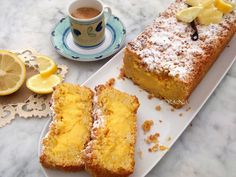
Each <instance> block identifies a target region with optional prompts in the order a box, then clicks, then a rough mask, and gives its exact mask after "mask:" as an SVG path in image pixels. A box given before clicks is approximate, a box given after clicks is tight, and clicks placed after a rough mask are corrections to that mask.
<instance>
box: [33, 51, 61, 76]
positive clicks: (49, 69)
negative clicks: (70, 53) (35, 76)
mask: <svg viewBox="0 0 236 177" xmlns="http://www.w3.org/2000/svg"><path fill="white" fill-rule="evenodd" d="M36 57H37V59H36V60H37V63H38V66H39V72H40V75H41V76H42V77H49V76H50V75H52V74H54V73H55V72H56V71H57V65H56V63H55V62H54V61H53V60H52V59H51V58H49V57H47V56H44V55H38V56H36Z"/></svg>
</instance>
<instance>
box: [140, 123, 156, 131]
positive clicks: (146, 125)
mask: <svg viewBox="0 0 236 177" xmlns="http://www.w3.org/2000/svg"><path fill="white" fill-rule="evenodd" d="M153 124H154V123H153V120H146V121H145V122H144V123H143V125H142V128H143V131H144V133H147V132H149V131H150V130H151V127H152V126H153Z"/></svg>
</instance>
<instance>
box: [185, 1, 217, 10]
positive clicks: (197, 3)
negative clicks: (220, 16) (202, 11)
mask: <svg viewBox="0 0 236 177" xmlns="http://www.w3.org/2000/svg"><path fill="white" fill-rule="evenodd" d="M214 2H215V0H186V3H187V4H188V5H190V6H202V7H204V8H205V7H208V6H210V5H212V4H214Z"/></svg>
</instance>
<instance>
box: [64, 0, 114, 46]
mask: <svg viewBox="0 0 236 177" xmlns="http://www.w3.org/2000/svg"><path fill="white" fill-rule="evenodd" d="M78 8H94V9H96V10H98V11H99V12H100V13H99V14H98V15H97V16H95V17H92V18H88V19H85V18H83V19H82V18H81V19H80V18H76V17H74V16H72V13H73V12H75V11H76V10H77V9H78ZM105 11H107V12H108V15H106V17H105V15H104V12H105ZM111 14H112V12H111V9H110V8H109V7H105V6H104V5H103V4H102V2H100V1H99V0H76V1H74V2H72V3H71V4H70V5H69V7H68V15H69V19H70V28H71V33H72V35H73V39H74V42H75V43H76V44H77V45H79V46H81V47H93V46H96V45H99V44H100V43H102V42H103V40H104V39H105V26H106V23H107V21H108V19H109V18H110V16H111Z"/></svg>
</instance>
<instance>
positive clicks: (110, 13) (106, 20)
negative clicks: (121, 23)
mask: <svg viewBox="0 0 236 177" xmlns="http://www.w3.org/2000/svg"><path fill="white" fill-rule="evenodd" d="M104 10H107V12H108V15H107V16H105V24H107V22H108V20H109V18H110V17H111V15H112V11H111V8H110V7H107V6H106V7H104Z"/></svg>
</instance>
